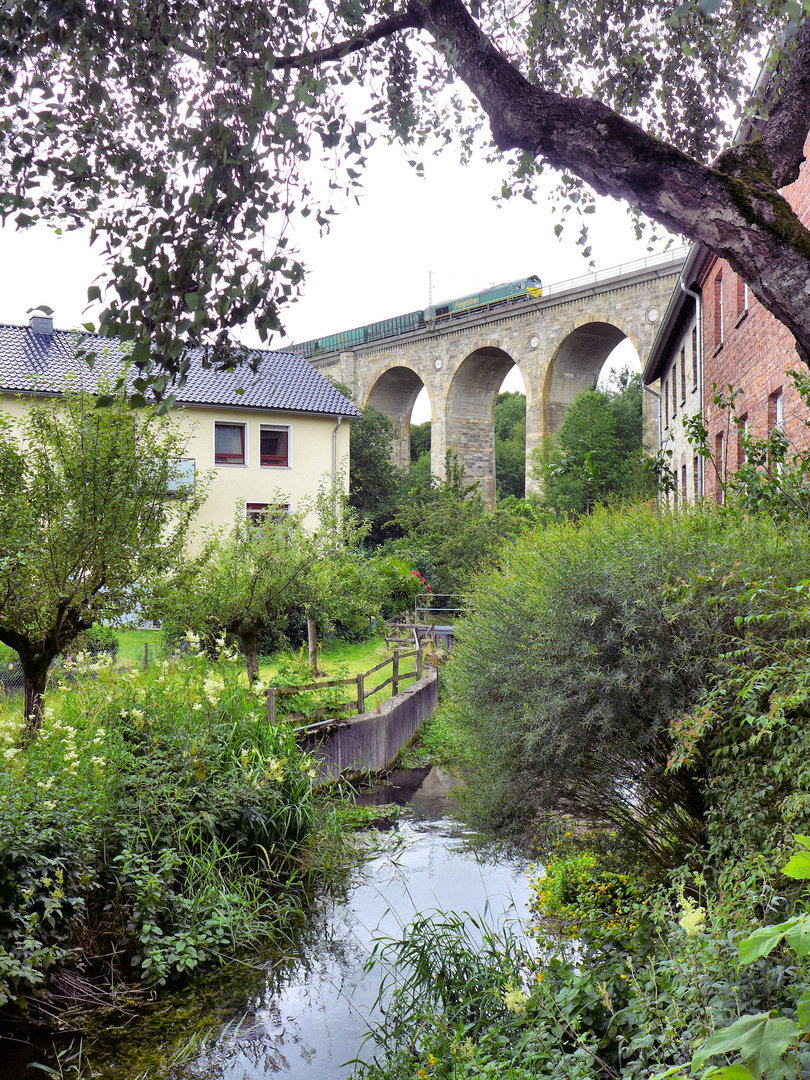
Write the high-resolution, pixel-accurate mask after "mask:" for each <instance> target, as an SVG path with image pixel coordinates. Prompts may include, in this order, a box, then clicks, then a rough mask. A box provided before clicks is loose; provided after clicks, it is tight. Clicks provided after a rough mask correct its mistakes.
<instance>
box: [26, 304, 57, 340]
mask: <svg viewBox="0 0 810 1080" xmlns="http://www.w3.org/2000/svg"><path fill="white" fill-rule="evenodd" d="M27 314H29V315H30V316H31V318H30V319H29V320H28V329H29V330H30V331H31V333H32V334H46V335H47V336H48V337H53V308H49V307H46V306H45V305H44V304H42V305H40V307H35V308H29V309H28V312H27Z"/></svg>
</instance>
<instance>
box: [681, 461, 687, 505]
mask: <svg viewBox="0 0 810 1080" xmlns="http://www.w3.org/2000/svg"><path fill="white" fill-rule="evenodd" d="M688 490H689V489H688V488H687V486H686V462H685V461H684V463H683V465H681V492H682V493H683V501H684V502H687V499H688V496H687V494H686V493H687V491H688Z"/></svg>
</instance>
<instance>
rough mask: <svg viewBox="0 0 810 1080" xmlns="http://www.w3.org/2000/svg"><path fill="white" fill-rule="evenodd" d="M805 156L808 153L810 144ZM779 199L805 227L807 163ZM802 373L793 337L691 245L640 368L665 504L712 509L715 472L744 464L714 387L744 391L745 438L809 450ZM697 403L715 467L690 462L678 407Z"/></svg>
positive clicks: (809, 216)
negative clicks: (665, 474) (650, 405)
mask: <svg viewBox="0 0 810 1080" xmlns="http://www.w3.org/2000/svg"><path fill="white" fill-rule="evenodd" d="M805 153H806V154H810V141H809V142H808V145H807V146H806V147H805ZM783 193H784V195H785V197H786V198H787V199H788V201H789V202H790V203H791V205H792V206H793V207H794V209H796V211H797V212H798V214H799V216H800V217H801V219H802V220H803V221H804V222H805V223H808V224H810V163H808V162H805V164H804V166H803V168H802V172H801V174H800V176H799V179H798V180H797V181H796V183H795V184H791V185H790V187H787V188H785V189H784V192H783ZM695 294H697V295H695ZM685 329H687V330H689V331H690V334H691V337H692V344H691V348H690V342H689V340H688V335H686V334H685ZM800 367H801V361H800V360H799V358H798V356H797V354H796V350H795V347H794V342H793V336H792V334H791V333H790V331H788V330H787V329H786V328H785V327H784V326H783V325H782V324H781V323H780V322H778V321H777V320H776V319H775V318H774V317H773V315H771V314H770V313H769V312H768V311H766V310H765V309H764V308H763V307H762V305H761V304H760V303H759V301H758V300H757V299H756V297H755V296H754V295H753V294H752V293H751V292H750V290H749V289H748V287H747V285H746V284H745V283H744V282H743V281H742V280H741V278H740V277H739V276H738V275H737V274H736V273H735V272H734V271H733V270H732V269H731V267H730V266H729V265H728V263H726V262H723V261H722V260H719V259H717V258H716V257H715V256H714V255H713V254H712V253H711V252H709V251H708V250H707V249H706V248H703V247H702V246H700V245H694V246H693V247H692V248H691V250H690V252H689V256H688V257H687V261H686V264H685V265H684V269H683V272H682V274H681V283H680V285H679V287H678V288H677V289H676V291H675V293H674V294H673V297H672V300H671V301H670V304H669V307H668V308H667V311H666V313H665V315H664V318H663V320H662V323H661V327H660V329H659V332H658V335H657V337H656V340H655V342H654V343H653V347H652V349H651V350H650V355H649V357H648V359H647V363H646V366H645V369H644V383H645V386H647V388H648V389H649V390H650V391H651V392H652V393H655V394H657V395H658V397H659V417H660V418H661V419H660V421H659V439H660V442H659V445H661V446H662V447H663V448H665V449H669V450H671V451H672V457H671V459H670V461H671V465H672V469H673V472H674V475H675V477H676V479H677V481H678V484H677V488H678V492H677V496H676V498H675V499H671V501H677V498H684V497H685V498H686V499H687V500H688V501H692V500H693V499H694V498H695V496H696V495H698V496H699V495H701V494H702V495H703V496H705V497H706V498H708V499H717V500H719V499H720V497H721V491H720V488H719V485H718V478H717V470H718V469H719V470H721V471H724V472H726V473H727V474H731V473H733V472H734V471H735V470H736V469H737V468H738V467H739V465H740V464H741V463H742V461H743V450H742V445H741V439H740V431H739V429H738V428H737V427H736V426H735V425H733V424H730V423H729V420H728V417H727V415H726V414H725V413H724V412H723V411H722V410H720V409H719V408H718V407H717V406H716V405H715V404H714V402H713V398H714V394H715V389H714V388H715V387H717V389H718V390H722V391H724V392H727V390H728V387H729V386H732V387H733V388H734V390H735V391H741V393H738V394H737V396H736V398H735V411H736V414H737V416H738V417H739V418H740V420H742V421H743V422H744V425H745V428H746V429H747V430H748V431H750V432H751V433H752V434H756V435H758V436H762V437H765V436H767V434H768V432H769V431H770V430H771V429H772V428H774V427H776V426H779V427H780V428H781V429H782V431H783V432H784V434H785V436H786V437H787V439H788V442H789V443H790V444H791V446H792V447H793V448H794V449H796V450H798V449H804V448H806V447H807V446H808V445H810V431H809V430H808V428H807V427H806V426H805V421H807V420H810V414H809V413H808V410H807V408H806V407H805V405H804V403H803V402H802V401H801V399H800V398H799V396H798V394H797V393H796V390H795V388H794V386H793V383H792V381H791V380H790V378H789V377H788V375H787V372H788V371H790V370H791V369H792V368H800ZM692 378H694V379H695V380H697V383H698V384H699V389H698V392H697V394H695V395H694V397H693V396H692V395H691V394H689V395H688V391H689V390H690V389H691V387H690V386H689V384H690V380H691V379H692ZM679 380H680V381H679ZM684 380H685V384H684ZM679 387H680V389H679ZM687 395H688V398H687ZM673 396H674V401H673ZM698 399H699V401H700V406H699V407H700V409H701V411H702V413H703V416H704V420H705V423H706V427H707V428H708V430H709V447H710V449H711V451H712V455H713V462H712V463H710V462H709V461H706V462H700V461H698V460H697V458H696V457H695V455H694V453H693V451H692V448H691V447H690V446H688V444H687V442H686V440H685V437H684V435H683V431H682V426H681V425H680V424H679V421H680V420H682V416H680V417H679V416H678V415H677V413H678V403H681V405H682V408H683V410H685V411H686V412H687V413H688V412H689V411H696V407H697V401H698ZM689 400H691V401H692V408H691V409H690V408H689V407H688V406H689ZM679 427H680V431H679V430H678V428H679ZM701 464H702V465H703V469H702V472H701Z"/></svg>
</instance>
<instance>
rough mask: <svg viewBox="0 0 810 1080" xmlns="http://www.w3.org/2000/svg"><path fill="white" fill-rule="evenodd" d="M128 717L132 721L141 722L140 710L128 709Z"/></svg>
mask: <svg viewBox="0 0 810 1080" xmlns="http://www.w3.org/2000/svg"><path fill="white" fill-rule="evenodd" d="M129 715H130V716H131V717H132V719H133V720H143V713H142V712H141V710H140V709H130V710H129Z"/></svg>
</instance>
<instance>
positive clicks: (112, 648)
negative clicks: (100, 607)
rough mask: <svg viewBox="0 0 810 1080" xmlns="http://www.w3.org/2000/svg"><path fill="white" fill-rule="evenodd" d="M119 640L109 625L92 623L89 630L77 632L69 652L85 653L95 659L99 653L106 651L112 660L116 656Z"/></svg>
mask: <svg viewBox="0 0 810 1080" xmlns="http://www.w3.org/2000/svg"><path fill="white" fill-rule="evenodd" d="M118 648H119V641H118V635H117V634H116V632H115V630H113V628H112V627H111V626H102V625H100V624H99V623H94V624H93V626H91V627H90V629H89V630H85V631H84V632H83V633H81V634H79V636H78V637H77V638H76V641H75V642H74V644H73V648H72V649H71V652H74V653H81V652H84V653H87V654H88V655H89V656H91V657H92V658H93V659H94V660H95V659H97V658H98V657H99V656H100V655H101V653H106V654H107V655H108V656H110V657H111V658H112V659H113V660H115V658H116V656H118Z"/></svg>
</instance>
